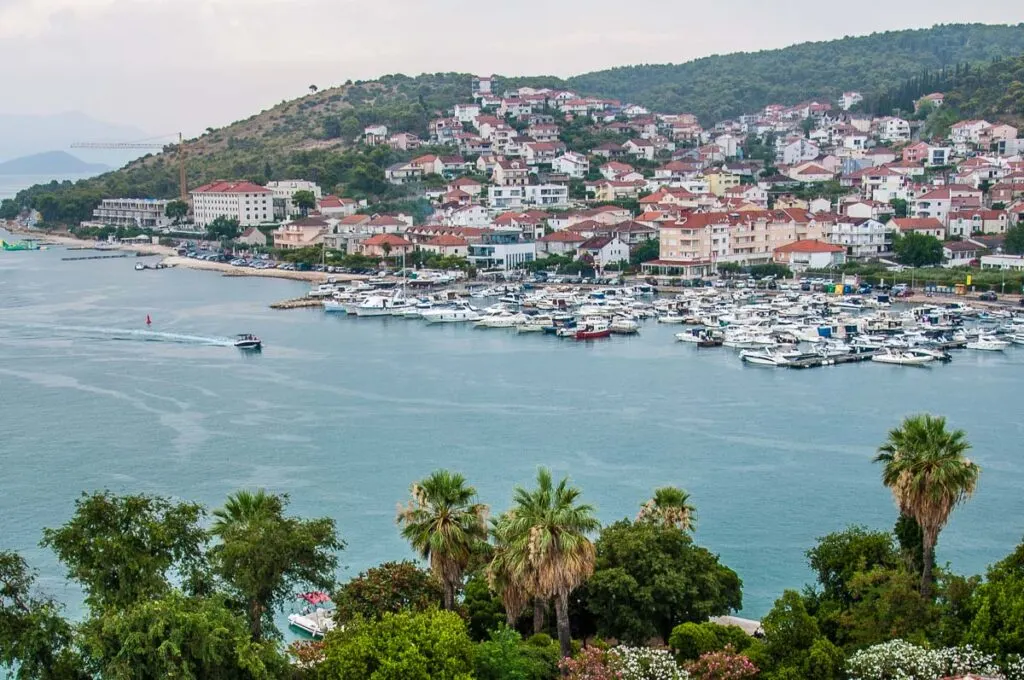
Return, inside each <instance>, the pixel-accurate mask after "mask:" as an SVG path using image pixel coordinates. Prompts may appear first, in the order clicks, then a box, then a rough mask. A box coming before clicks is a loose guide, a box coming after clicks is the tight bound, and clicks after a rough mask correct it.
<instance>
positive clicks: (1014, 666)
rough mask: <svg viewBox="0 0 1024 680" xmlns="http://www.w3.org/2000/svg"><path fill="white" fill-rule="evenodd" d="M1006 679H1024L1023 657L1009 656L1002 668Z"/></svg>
mask: <svg viewBox="0 0 1024 680" xmlns="http://www.w3.org/2000/svg"><path fill="white" fill-rule="evenodd" d="M1003 670H1004V671H1005V674H1006V680H1024V657H1020V656H1011V657H1010V658H1009V659H1007V660H1006V666H1005V667H1004V669H1003Z"/></svg>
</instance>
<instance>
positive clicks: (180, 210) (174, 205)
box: [164, 201, 188, 224]
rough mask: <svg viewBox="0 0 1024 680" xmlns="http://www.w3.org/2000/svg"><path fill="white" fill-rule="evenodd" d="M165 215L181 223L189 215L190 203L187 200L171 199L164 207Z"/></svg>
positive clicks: (175, 222)
mask: <svg viewBox="0 0 1024 680" xmlns="http://www.w3.org/2000/svg"><path fill="white" fill-rule="evenodd" d="M164 215H165V216H166V217H167V218H168V219H170V220H173V221H174V224H181V221H182V220H183V219H185V216H186V215H188V203H186V202H185V201H171V202H170V203H168V204H167V207H166V208H164Z"/></svg>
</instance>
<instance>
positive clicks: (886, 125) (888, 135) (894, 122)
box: [878, 116, 910, 142]
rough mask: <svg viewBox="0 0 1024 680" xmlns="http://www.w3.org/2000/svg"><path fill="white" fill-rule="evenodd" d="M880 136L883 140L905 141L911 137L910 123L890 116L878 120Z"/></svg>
mask: <svg viewBox="0 0 1024 680" xmlns="http://www.w3.org/2000/svg"><path fill="white" fill-rule="evenodd" d="M878 138H879V139H880V140H882V141H883V142H905V141H908V140H909V139H910V123H908V122H907V121H905V120H903V119H902V118H896V117H893V116H890V117H888V118H882V119H881V120H879V121H878Z"/></svg>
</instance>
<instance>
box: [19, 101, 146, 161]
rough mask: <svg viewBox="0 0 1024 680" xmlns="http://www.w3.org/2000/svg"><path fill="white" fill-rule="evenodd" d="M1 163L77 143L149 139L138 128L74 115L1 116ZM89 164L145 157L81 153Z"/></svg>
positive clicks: (110, 152)
mask: <svg viewBox="0 0 1024 680" xmlns="http://www.w3.org/2000/svg"><path fill="white" fill-rule="evenodd" d="M0 130H3V131H4V134H2V135H0V160H10V159H12V158H20V157H21V156H28V155H30V154H36V153H42V152H44V151H50V150H52V149H67V148H68V147H70V146H71V145H72V144H74V143H75V142H134V141H138V140H140V139H144V138H146V137H148V136H149V135H148V134H147V133H146V132H144V131H142V130H140V129H139V128H136V127H133V126H130V125H120V124H117V123H109V122H106V121H102V120H97V119H96V118H92V117H91V116H88V115H86V114H84V113H80V112H77V111H71V112H68V113H58V114H51V115H30V114H9V113H0ZM76 153H77V155H78V156H79V157H80V158H82V159H84V160H85V161H87V162H95V163H104V164H106V165H111V166H114V167H117V166H120V165H124V164H125V163H127V162H128V161H130V160H132V159H134V158H138V157H139V156H140V155H142V154H141V153H140V152H138V151H127V152H126V151H106V150H101V151H94V150H82V151H80V152H76Z"/></svg>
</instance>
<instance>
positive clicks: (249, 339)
mask: <svg viewBox="0 0 1024 680" xmlns="http://www.w3.org/2000/svg"><path fill="white" fill-rule="evenodd" d="M235 347H237V348H238V349H247V350H257V351H258V350H261V349H263V341H262V340H260V339H259V338H257V337H256V336H255V335H253V334H252V333H242V334H241V335H239V336H238V337H237V338H236V339H235Z"/></svg>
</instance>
